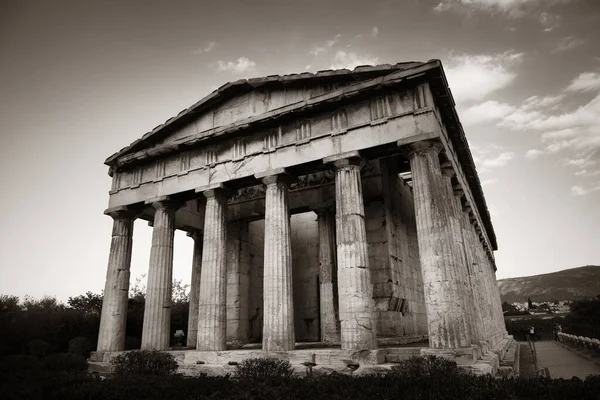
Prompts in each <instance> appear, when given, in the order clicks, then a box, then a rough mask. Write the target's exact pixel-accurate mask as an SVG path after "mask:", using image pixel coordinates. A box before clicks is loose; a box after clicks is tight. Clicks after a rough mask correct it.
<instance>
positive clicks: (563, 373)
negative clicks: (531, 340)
mask: <svg viewBox="0 0 600 400" xmlns="http://www.w3.org/2000/svg"><path fill="white" fill-rule="evenodd" d="M535 348H536V351H537V360H538V367H539V368H540V369H541V368H548V369H549V370H550V377H551V378H565V379H571V378H572V377H573V376H576V377H578V378H581V379H585V377H586V376H588V375H592V374H594V375H600V365H597V364H595V363H593V362H592V361H590V360H588V359H587V358H585V357H582V356H580V355H578V354H576V353H574V352H572V351H570V350H567V349H565V348H564V347H561V346H559V345H558V344H556V343H554V342H535Z"/></svg>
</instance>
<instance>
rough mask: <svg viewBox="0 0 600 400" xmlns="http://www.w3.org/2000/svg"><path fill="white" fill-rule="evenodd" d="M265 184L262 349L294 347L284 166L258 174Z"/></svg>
mask: <svg viewBox="0 0 600 400" xmlns="http://www.w3.org/2000/svg"><path fill="white" fill-rule="evenodd" d="M257 178H262V182H263V183H264V184H265V185H266V186H267V190H266V194H265V249H264V251H265V255H264V260H265V261H264V262H265V264H264V278H263V279H264V284H263V303H264V320H263V350H264V351H287V350H294V347H295V345H296V336H295V332H294V303H293V288H292V243H291V232H290V212H289V208H288V189H289V183H290V178H289V176H288V175H287V174H286V173H285V171H284V170H283V169H281V170H277V171H272V172H270V173H268V174H263V175H257Z"/></svg>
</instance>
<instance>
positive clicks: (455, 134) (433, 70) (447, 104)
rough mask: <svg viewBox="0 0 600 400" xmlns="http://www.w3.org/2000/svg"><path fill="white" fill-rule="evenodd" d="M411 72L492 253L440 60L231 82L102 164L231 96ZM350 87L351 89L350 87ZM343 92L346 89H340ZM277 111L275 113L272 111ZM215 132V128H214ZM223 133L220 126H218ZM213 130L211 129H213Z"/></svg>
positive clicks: (488, 223) (469, 159)
mask: <svg viewBox="0 0 600 400" xmlns="http://www.w3.org/2000/svg"><path fill="white" fill-rule="evenodd" d="M411 70H415V71H414V72H415V73H414V75H415V76H420V75H423V74H426V75H427V77H426V79H427V80H428V82H429V83H430V86H431V90H432V93H433V95H434V98H435V101H436V104H437V105H438V106H439V111H440V114H441V117H442V119H443V122H444V125H445V127H446V129H447V132H448V136H449V137H450V140H451V141H452V145H453V148H454V150H455V151H456V153H457V157H458V160H459V162H460V164H461V166H462V168H463V171H464V173H465V175H466V178H467V180H468V183H469V186H470V189H471V192H472V193H473V197H474V199H475V202H476V203H477V204H476V205H477V209H478V210H479V214H480V215H481V218H482V221H483V224H484V225H485V230H486V233H487V236H488V238H489V240H490V242H491V245H492V247H493V249H494V250H497V248H498V246H497V242H496V235H495V233H494V229H493V226H492V222H491V218H490V214H489V211H488V208H487V204H486V201H485V198H484V196H483V190H482V188H481V182H480V180H479V176H478V174H477V171H476V168H475V162H474V161H473V157H472V155H471V151H470V150H469V145H468V142H467V139H466V136H465V134H464V131H463V128H462V124H461V123H460V120H459V118H458V114H457V113H456V109H455V103H454V99H453V97H452V93H451V91H450V88H449V87H448V82H447V80H446V75H445V73H444V70H443V68H442V64H441V61H439V60H430V61H427V62H403V63H398V64H393V65H391V64H383V65H376V66H359V67H356V68H355V69H354V70H352V71H351V70H348V69H340V70H324V71H318V72H316V73H309V72H304V73H301V74H290V75H269V76H266V77H262V78H251V79H240V80H237V81H235V82H229V83H226V84H225V85H223V86H221V87H219V88H218V89H216V90H214V91H213V92H212V93H210V94H209V95H208V96H206V97H204V98H203V99H201V100H200V101H198V102H197V103H195V104H193V105H192V106H190V107H188V108H186V109H184V110H182V111H181V112H180V113H179V114H178V115H177V116H175V117H172V118H169V119H168V120H167V121H165V122H164V123H163V124H161V125H158V126H157V127H155V128H154V129H152V130H151V131H150V132H148V133H146V134H145V135H144V136H142V138H140V139H138V140H135V141H134V142H132V143H131V144H130V145H129V146H127V147H125V148H123V149H121V150H120V151H118V152H117V153H115V154H113V155H112V156H110V157H109V158H107V159H106V161H105V164H106V165H109V166H111V167H112V166H114V165H116V164H117V160H118V159H119V158H121V157H123V156H125V155H128V154H132V153H136V152H139V151H141V150H144V149H147V148H149V147H152V146H154V145H155V144H156V143H158V142H160V140H162V139H164V138H165V137H166V136H168V135H169V134H170V133H171V132H173V131H174V130H176V129H178V128H180V127H181V126H184V125H185V124H187V123H189V122H190V121H192V120H193V119H194V118H197V117H198V115H199V114H200V113H201V112H203V111H206V110H208V109H210V108H211V107H214V106H215V105H217V104H219V103H221V102H223V101H225V100H227V99H230V98H233V97H234V96H237V95H240V94H243V93H246V92H249V91H252V90H255V89H258V88H265V87H283V86H285V85H286V84H292V83H302V81H311V82H317V81H318V82H323V83H327V82H346V83H348V84H350V85H351V84H352V83H358V82H365V81H369V80H373V79H376V78H382V77H386V78H387V77H394V76H395V75H397V73H399V72H401V73H402V75H406V74H410V72H411ZM350 87H351V86H350ZM340 90H341V92H342V95H343V92H345V91H346V88H344V89H340ZM274 111H277V110H274ZM215 129H217V128H215ZM219 129H220V130H223V128H222V127H219ZM213 130H214V129H213Z"/></svg>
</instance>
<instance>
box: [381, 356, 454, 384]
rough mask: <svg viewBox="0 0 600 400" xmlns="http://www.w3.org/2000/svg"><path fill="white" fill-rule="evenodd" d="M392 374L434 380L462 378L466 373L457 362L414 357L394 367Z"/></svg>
mask: <svg viewBox="0 0 600 400" xmlns="http://www.w3.org/2000/svg"><path fill="white" fill-rule="evenodd" d="M392 374H395V375H402V376H403V377H406V378H409V379H413V378H414V379H416V378H419V379H423V378H425V379H432V378H435V377H438V376H462V375H464V372H463V370H462V369H460V368H458V366H457V365H456V362H455V361H451V360H448V359H446V358H443V357H436V356H428V357H416V356H413V357H411V358H409V359H408V360H404V361H402V362H400V363H399V364H398V365H394V366H393V367H392Z"/></svg>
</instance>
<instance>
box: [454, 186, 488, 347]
mask: <svg viewBox="0 0 600 400" xmlns="http://www.w3.org/2000/svg"><path fill="white" fill-rule="evenodd" d="M453 193H454V200H455V202H456V210H457V213H458V221H459V224H460V229H461V238H462V243H463V246H464V255H465V261H466V272H467V283H468V288H467V290H469V293H470V294H469V297H470V299H471V301H472V303H471V304H472V306H473V307H472V310H473V314H472V323H473V325H472V332H471V333H472V339H473V340H474V343H475V344H478V345H480V348H482V350H485V348H483V347H482V341H484V340H485V334H484V328H483V325H484V317H483V313H482V310H481V307H482V296H481V286H480V283H479V279H478V276H477V273H476V265H475V264H476V260H475V257H474V254H473V253H474V249H473V246H474V244H473V243H472V241H471V236H470V234H469V232H470V224H471V223H470V221H469V215H468V214H467V213H466V212H465V207H464V206H463V201H462V199H463V197H464V191H463V190H462V189H461V188H460V186H459V185H454V187H453Z"/></svg>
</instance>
